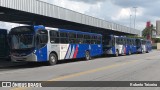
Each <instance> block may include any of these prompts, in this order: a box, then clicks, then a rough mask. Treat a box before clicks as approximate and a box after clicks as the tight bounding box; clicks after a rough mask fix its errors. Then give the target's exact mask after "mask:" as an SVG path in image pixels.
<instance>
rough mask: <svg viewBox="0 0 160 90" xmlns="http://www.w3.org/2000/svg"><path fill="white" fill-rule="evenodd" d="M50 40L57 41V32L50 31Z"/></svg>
mask: <svg viewBox="0 0 160 90" xmlns="http://www.w3.org/2000/svg"><path fill="white" fill-rule="evenodd" d="M50 42H51V43H59V32H57V31H50Z"/></svg>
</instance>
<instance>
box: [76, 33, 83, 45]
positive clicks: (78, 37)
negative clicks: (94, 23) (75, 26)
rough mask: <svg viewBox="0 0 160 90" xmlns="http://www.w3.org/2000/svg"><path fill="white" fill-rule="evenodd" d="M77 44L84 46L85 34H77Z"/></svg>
mask: <svg viewBox="0 0 160 90" xmlns="http://www.w3.org/2000/svg"><path fill="white" fill-rule="evenodd" d="M77 43H78V44H83V34H77Z"/></svg>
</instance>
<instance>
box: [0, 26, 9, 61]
mask: <svg viewBox="0 0 160 90" xmlns="http://www.w3.org/2000/svg"><path fill="white" fill-rule="evenodd" d="M0 58H3V59H9V46H8V42H7V30H6V29H0Z"/></svg>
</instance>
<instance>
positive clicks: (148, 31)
mask: <svg viewBox="0 0 160 90" xmlns="http://www.w3.org/2000/svg"><path fill="white" fill-rule="evenodd" d="M153 30H156V29H155V27H154V26H153V25H151V26H150V27H146V28H145V29H144V30H143V31H142V36H143V37H147V36H148V35H150V36H152V31H153Z"/></svg>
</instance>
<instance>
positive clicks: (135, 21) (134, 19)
mask: <svg viewBox="0 0 160 90" xmlns="http://www.w3.org/2000/svg"><path fill="white" fill-rule="evenodd" d="M133 8H134V9H135V18H134V29H135V28H136V17H137V15H136V14H137V7H133Z"/></svg>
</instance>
